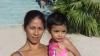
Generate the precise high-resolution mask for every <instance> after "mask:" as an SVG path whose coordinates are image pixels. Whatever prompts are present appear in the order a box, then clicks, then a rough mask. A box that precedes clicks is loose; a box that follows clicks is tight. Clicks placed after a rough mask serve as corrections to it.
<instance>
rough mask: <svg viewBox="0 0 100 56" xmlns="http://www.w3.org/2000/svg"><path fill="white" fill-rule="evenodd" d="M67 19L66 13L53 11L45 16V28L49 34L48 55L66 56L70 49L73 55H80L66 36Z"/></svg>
mask: <svg viewBox="0 0 100 56" xmlns="http://www.w3.org/2000/svg"><path fill="white" fill-rule="evenodd" d="M67 28H68V20H67V17H66V15H64V14H62V13H59V12H54V13H52V14H51V15H49V16H48V18H47V29H48V31H49V33H50V34H51V37H52V38H51V39H50V41H49V56H68V52H69V51H70V52H71V53H72V54H73V55H74V56H80V53H79V51H78V50H77V49H76V48H75V46H74V45H73V44H72V43H71V42H70V41H69V40H68V39H67V38H66V32H67Z"/></svg>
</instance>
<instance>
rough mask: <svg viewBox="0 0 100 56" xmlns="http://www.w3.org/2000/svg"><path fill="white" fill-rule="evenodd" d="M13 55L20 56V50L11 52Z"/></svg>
mask: <svg viewBox="0 0 100 56" xmlns="http://www.w3.org/2000/svg"><path fill="white" fill-rule="evenodd" d="M11 56H20V54H19V53H18V52H14V53H12V54H11Z"/></svg>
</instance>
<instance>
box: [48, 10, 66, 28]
mask: <svg viewBox="0 0 100 56" xmlns="http://www.w3.org/2000/svg"><path fill="white" fill-rule="evenodd" d="M63 24H64V25H66V26H67V27H68V20H67V17H66V15H64V14H62V13H60V12H54V13H52V14H50V15H49V16H48V18H47V28H48V29H49V30H51V29H52V25H63Z"/></svg>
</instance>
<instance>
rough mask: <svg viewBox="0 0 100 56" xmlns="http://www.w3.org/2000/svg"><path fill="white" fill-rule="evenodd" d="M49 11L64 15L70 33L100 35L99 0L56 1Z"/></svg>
mask: <svg viewBox="0 0 100 56" xmlns="http://www.w3.org/2000/svg"><path fill="white" fill-rule="evenodd" d="M51 10H52V11H55V10H58V11H60V12H62V13H64V14H66V16H67V17H68V20H69V31H70V32H73V33H81V34H84V35H86V36H98V35H100V0H57V2H56V4H55V6H53V7H52V8H51Z"/></svg>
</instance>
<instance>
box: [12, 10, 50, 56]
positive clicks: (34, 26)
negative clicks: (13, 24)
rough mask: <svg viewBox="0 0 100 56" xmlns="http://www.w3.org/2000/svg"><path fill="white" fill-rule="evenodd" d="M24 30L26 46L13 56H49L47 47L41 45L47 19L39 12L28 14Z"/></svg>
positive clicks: (33, 11)
mask: <svg viewBox="0 0 100 56" xmlns="http://www.w3.org/2000/svg"><path fill="white" fill-rule="evenodd" d="M23 29H24V31H25V32H26V36H27V40H26V43H25V45H24V46H23V47H22V48H20V49H19V50H18V51H17V52H14V53H13V54H12V55H11V56H48V54H47V46H46V45H43V44H41V43H40V39H41V37H42V35H43V32H44V29H45V17H44V15H43V14H42V13H41V12H40V11H37V10H31V11H29V12H27V14H26V16H25V18H24V25H23Z"/></svg>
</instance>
